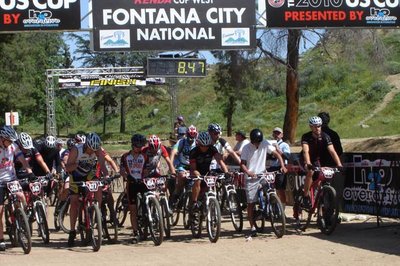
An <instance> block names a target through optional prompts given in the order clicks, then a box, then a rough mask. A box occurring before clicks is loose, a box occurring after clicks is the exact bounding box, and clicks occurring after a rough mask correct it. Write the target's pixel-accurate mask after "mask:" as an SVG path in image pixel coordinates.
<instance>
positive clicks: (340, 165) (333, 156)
mask: <svg viewBox="0 0 400 266" xmlns="http://www.w3.org/2000/svg"><path fill="white" fill-rule="evenodd" d="M328 151H329V153H330V154H331V156H332V158H333V160H334V161H335V163H336V166H337V167H342V163H341V162H340V158H339V156H338V155H337V153H336V151H335V148H334V147H333V145H328Z"/></svg>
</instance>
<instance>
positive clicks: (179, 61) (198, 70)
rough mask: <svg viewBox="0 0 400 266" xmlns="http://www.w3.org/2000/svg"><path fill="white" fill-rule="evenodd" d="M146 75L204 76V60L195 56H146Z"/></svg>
mask: <svg viewBox="0 0 400 266" xmlns="http://www.w3.org/2000/svg"><path fill="white" fill-rule="evenodd" d="M147 76H148V77H205V76H206V60H205V59H196V58H148V59H147Z"/></svg>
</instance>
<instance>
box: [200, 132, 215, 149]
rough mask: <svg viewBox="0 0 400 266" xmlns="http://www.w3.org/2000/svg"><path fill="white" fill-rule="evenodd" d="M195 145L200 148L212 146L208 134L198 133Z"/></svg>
mask: <svg viewBox="0 0 400 266" xmlns="http://www.w3.org/2000/svg"><path fill="white" fill-rule="evenodd" d="M197 143H198V144H200V145H202V146H210V145H212V139H211V136H210V134H209V133H208V132H205V131H204V132H200V133H199V135H198V137H197Z"/></svg>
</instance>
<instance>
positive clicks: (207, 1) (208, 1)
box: [174, 0, 214, 4]
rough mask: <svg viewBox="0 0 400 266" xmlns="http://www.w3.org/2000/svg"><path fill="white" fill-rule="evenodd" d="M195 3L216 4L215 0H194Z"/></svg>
mask: <svg viewBox="0 0 400 266" xmlns="http://www.w3.org/2000/svg"><path fill="white" fill-rule="evenodd" d="M174 2H175V1H174ZM193 4H214V0H193Z"/></svg>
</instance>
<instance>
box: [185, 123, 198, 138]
mask: <svg viewBox="0 0 400 266" xmlns="http://www.w3.org/2000/svg"><path fill="white" fill-rule="evenodd" d="M186 137H187V138H189V139H195V138H196V137H197V128H196V127H195V126H193V125H190V127H188V129H187V131H186Z"/></svg>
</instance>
